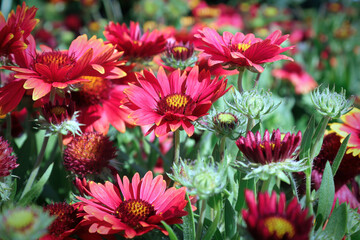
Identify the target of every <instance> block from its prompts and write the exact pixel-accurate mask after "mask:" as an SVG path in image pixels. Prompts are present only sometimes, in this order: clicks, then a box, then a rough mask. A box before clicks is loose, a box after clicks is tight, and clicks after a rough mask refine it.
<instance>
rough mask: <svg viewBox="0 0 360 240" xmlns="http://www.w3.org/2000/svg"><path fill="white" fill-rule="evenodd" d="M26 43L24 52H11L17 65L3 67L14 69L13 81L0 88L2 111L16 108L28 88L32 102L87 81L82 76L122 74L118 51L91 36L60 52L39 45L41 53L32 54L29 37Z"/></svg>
mask: <svg viewBox="0 0 360 240" xmlns="http://www.w3.org/2000/svg"><path fill="white" fill-rule="evenodd" d="M30 42H31V44H30V45H29V47H28V49H26V51H24V52H22V53H20V54H18V55H15V60H16V63H17V64H18V65H19V67H11V66H8V67H4V68H5V69H8V70H12V71H14V72H15V75H14V77H15V78H16V79H17V80H16V81H13V82H12V83H10V84H8V85H6V86H4V87H3V88H1V89H0V110H1V111H2V113H3V114H4V113H6V112H9V111H11V110H13V109H14V108H15V107H16V105H17V104H18V103H19V102H20V100H21V98H22V96H23V94H24V92H25V89H29V90H32V99H33V100H34V101H36V100H38V99H40V98H43V97H45V96H46V95H48V94H49V93H50V92H51V91H52V90H53V89H64V88H66V87H68V86H69V85H71V84H74V83H80V82H87V81H88V79H87V78H86V77H84V76H94V77H98V76H99V77H106V78H108V79H117V78H120V77H123V76H125V75H126V73H125V72H124V71H123V70H121V69H120V68H119V67H118V65H119V64H120V63H119V62H118V59H119V57H120V56H121V53H119V52H117V51H116V49H115V47H114V46H113V45H111V44H104V43H103V41H102V40H101V39H97V38H96V37H95V36H94V37H92V38H91V39H89V40H88V38H87V36H86V35H82V36H79V37H78V38H76V39H75V40H74V41H73V42H72V43H71V45H70V48H69V50H64V51H56V50H53V49H51V48H48V47H43V51H42V52H41V53H36V50H35V47H36V46H35V41H34V40H33V38H31V39H30ZM121 64H122V63H121ZM14 99H15V101H14ZM4 109H6V110H4Z"/></svg>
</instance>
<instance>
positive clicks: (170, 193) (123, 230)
mask: <svg viewBox="0 0 360 240" xmlns="http://www.w3.org/2000/svg"><path fill="white" fill-rule="evenodd" d="M82 191H83V192H85V193H86V195H88V196H90V197H91V198H89V199H88V198H84V197H79V196H78V197H77V198H78V199H79V200H80V201H81V202H79V203H78V204H79V205H81V206H82V208H83V210H84V211H85V213H86V214H85V215H84V224H88V225H90V227H89V232H90V233H99V234H104V235H111V234H116V233H118V234H121V235H123V236H124V237H126V238H134V237H135V236H140V235H143V234H145V233H147V232H149V231H151V230H153V229H159V230H160V231H161V232H163V233H164V234H166V235H167V231H166V230H165V229H163V228H162V227H161V221H164V222H166V223H167V224H178V223H182V219H181V217H182V216H185V215H187V212H186V211H184V208H185V206H186V204H187V201H186V200H185V188H180V189H176V188H174V187H172V188H169V189H166V182H165V181H164V180H163V177H162V176H161V175H159V176H157V177H155V178H153V175H152V173H151V172H150V171H149V172H147V173H146V174H145V176H144V177H143V178H142V179H140V176H139V174H138V173H136V174H135V175H134V177H133V178H132V182H131V183H130V181H129V179H128V178H127V177H126V176H125V177H123V180H121V179H120V177H119V176H118V175H117V184H116V185H114V184H112V183H110V182H108V181H107V182H105V184H101V183H95V182H93V181H90V182H88V183H87V184H86V186H85V187H84V189H83V190H82Z"/></svg>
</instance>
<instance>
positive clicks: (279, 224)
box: [264, 217, 295, 239]
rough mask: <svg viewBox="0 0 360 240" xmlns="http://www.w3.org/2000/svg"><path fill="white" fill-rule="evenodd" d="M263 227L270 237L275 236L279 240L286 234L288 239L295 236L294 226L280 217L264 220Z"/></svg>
mask: <svg viewBox="0 0 360 240" xmlns="http://www.w3.org/2000/svg"><path fill="white" fill-rule="evenodd" d="M264 225H265V227H266V228H267V229H268V231H269V233H270V234H271V235H273V234H275V236H276V237H278V238H279V239H282V238H283V237H284V236H285V234H287V237H288V239H291V238H292V237H294V235H295V227H294V225H293V224H292V223H291V222H289V221H288V220H287V219H284V218H282V217H269V218H267V219H265V221H264Z"/></svg>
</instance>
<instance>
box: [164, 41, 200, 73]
mask: <svg viewBox="0 0 360 240" xmlns="http://www.w3.org/2000/svg"><path fill="white" fill-rule="evenodd" d="M161 59H162V61H163V62H164V64H165V65H166V66H169V67H172V68H175V69H177V68H180V69H181V70H185V68H187V67H193V66H194V64H195V62H196V61H197V57H196V56H195V55H194V45H193V44H189V43H186V44H183V43H182V42H180V43H176V42H173V43H169V44H168V45H167V47H166V50H165V55H164V56H163V57H162V58H161Z"/></svg>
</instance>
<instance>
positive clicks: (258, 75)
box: [254, 73, 261, 88]
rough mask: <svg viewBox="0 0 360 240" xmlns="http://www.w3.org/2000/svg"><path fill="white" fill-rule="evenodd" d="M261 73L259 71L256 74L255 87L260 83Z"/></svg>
mask: <svg viewBox="0 0 360 240" xmlns="http://www.w3.org/2000/svg"><path fill="white" fill-rule="evenodd" d="M260 75H261V73H258V74H257V75H256V79H255V83H254V88H256V86H257V84H258V82H259V79H260Z"/></svg>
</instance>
